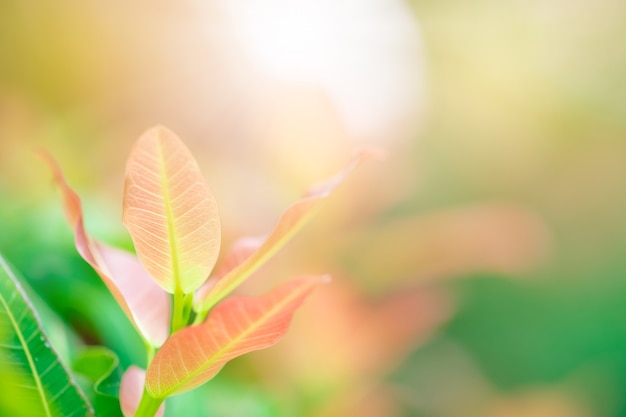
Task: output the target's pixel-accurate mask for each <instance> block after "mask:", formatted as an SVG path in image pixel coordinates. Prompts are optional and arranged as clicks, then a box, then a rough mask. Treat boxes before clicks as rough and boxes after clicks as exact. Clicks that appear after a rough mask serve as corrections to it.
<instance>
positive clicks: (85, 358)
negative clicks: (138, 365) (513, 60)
mask: <svg viewBox="0 0 626 417" xmlns="http://www.w3.org/2000/svg"><path fill="white" fill-rule="evenodd" d="M119 364H120V361H119V359H118V357H117V355H116V354H115V353H113V352H112V351H110V350H109V349H107V348H104V347H90V348H86V349H84V350H83V351H82V352H81V353H80V356H79V357H78V359H76V360H75V361H74V366H73V367H72V368H73V369H74V371H75V372H77V373H80V374H82V375H84V376H86V377H87V378H89V379H90V380H91V381H92V382H93V384H94V391H95V392H96V393H97V394H100V395H106V396H109V397H114V398H117V396H118V395H119V390H120V380H121V379H122V370H121V368H120V367H119Z"/></svg>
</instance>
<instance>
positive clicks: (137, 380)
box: [120, 366, 165, 417]
mask: <svg viewBox="0 0 626 417" xmlns="http://www.w3.org/2000/svg"><path fill="white" fill-rule="evenodd" d="M145 380H146V371H144V370H143V369H141V368H138V367H136V366H131V367H129V368H128V369H127V370H126V372H125V373H124V376H123V377H122V382H121V384H120V406H121V407H122V413H123V414H124V417H133V416H134V415H135V412H136V411H137V408H138V407H139V402H140V401H141V396H142V395H143V392H144V384H145ZM155 408H156V407H155ZM164 413H165V404H161V406H160V407H159V411H157V413H156V414H155V417H163V414H164Z"/></svg>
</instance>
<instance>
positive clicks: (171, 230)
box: [157, 140, 182, 293]
mask: <svg viewBox="0 0 626 417" xmlns="http://www.w3.org/2000/svg"><path fill="white" fill-rule="evenodd" d="M157 149H158V152H159V159H160V160H161V164H160V165H161V191H162V192H163V205H164V208H165V218H166V219H167V235H168V238H169V243H170V257H171V262H172V265H171V266H172V274H173V278H174V293H178V292H182V286H181V282H180V264H179V259H178V248H177V240H176V225H175V224H174V210H173V209H172V204H171V203H172V200H171V199H170V187H169V185H170V184H169V181H168V178H169V177H168V172H167V163H166V160H165V154H164V151H163V144H162V142H161V141H160V140H159V142H158V147H157Z"/></svg>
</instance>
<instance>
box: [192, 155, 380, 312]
mask: <svg viewBox="0 0 626 417" xmlns="http://www.w3.org/2000/svg"><path fill="white" fill-rule="evenodd" d="M379 154H380V152H379V151H376V150H374V149H370V150H363V151H361V152H359V153H358V154H357V155H356V156H355V157H354V158H353V159H352V161H351V162H350V164H349V165H348V166H347V167H346V168H345V169H344V170H343V171H342V172H340V173H339V174H337V175H335V176H334V177H332V178H331V179H330V180H328V181H326V182H324V183H322V184H319V185H317V186H316V187H314V188H313V189H312V190H311V191H310V192H309V194H308V195H307V196H305V197H304V198H302V199H301V200H298V201H297V202H295V203H294V204H292V205H291V206H290V207H289V208H287V210H286V211H285V212H284V213H283V214H282V216H281V217H280V219H279V220H278V224H277V225H276V226H275V227H274V230H272V232H271V233H270V234H269V236H268V237H267V238H266V239H265V241H264V242H263V243H262V244H261V245H260V247H259V248H258V249H257V250H256V251H255V252H254V253H252V254H251V255H249V256H247V258H245V260H243V261H241V262H240V263H234V262H233V263H232V265H233V269H231V270H230V271H228V272H227V273H226V274H225V275H224V276H223V277H221V278H219V279H210V280H208V281H207V283H206V285H205V286H203V287H201V288H200V289H199V290H198V292H197V293H196V296H195V297H194V310H195V311H197V312H200V313H205V312H207V311H208V310H210V309H211V308H212V307H213V306H215V305H216V304H217V303H218V302H219V301H220V300H222V299H223V298H224V297H226V296H227V295H228V294H229V293H230V292H231V291H233V290H234V289H235V288H237V287H238V286H239V285H240V284H241V283H242V282H243V281H245V280H246V279H247V278H248V277H249V276H250V275H251V274H252V273H253V272H254V271H256V270H257V269H258V268H259V267H260V266H261V265H263V263H264V262H265V261H267V260H268V259H269V258H270V257H271V256H273V255H274V254H275V253H276V252H277V251H278V250H279V249H280V248H282V247H283V246H284V245H285V243H287V242H288V241H289V239H291V238H292V237H293V236H294V235H295V234H296V233H297V232H298V231H299V230H300V229H301V228H302V226H304V225H305V224H306V223H307V221H308V220H309V219H310V218H311V217H313V215H314V214H315V212H316V211H317V209H319V207H320V206H321V203H322V202H323V201H324V200H325V199H326V198H327V197H328V196H329V195H330V194H331V193H332V191H333V190H334V189H335V188H336V187H337V186H338V185H339V184H340V183H342V182H343V181H344V180H345V179H346V178H347V176H348V175H349V174H350V173H351V172H352V171H353V170H354V169H355V168H356V167H357V166H359V165H360V164H361V163H362V162H363V161H364V160H366V159H368V158H370V157H374V156H377V155H379Z"/></svg>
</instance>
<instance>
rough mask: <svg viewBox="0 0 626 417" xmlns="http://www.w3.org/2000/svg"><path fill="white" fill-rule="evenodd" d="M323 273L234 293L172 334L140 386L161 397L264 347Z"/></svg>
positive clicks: (283, 327)
mask: <svg viewBox="0 0 626 417" xmlns="http://www.w3.org/2000/svg"><path fill="white" fill-rule="evenodd" d="M328 279H329V278H328V277H327V276H311V277H304V278H300V279H296V280H293V281H290V282H288V283H286V284H283V285H282V286H280V287H278V288H277V289H275V290H274V291H272V292H271V293H269V294H266V295H264V296H262V297H234V298H230V299H228V300H226V301H224V302H223V303H221V304H219V305H218V306H217V307H216V308H215V309H214V310H213V311H212V312H211V314H210V315H209V317H208V319H207V320H206V321H205V322H204V323H202V324H200V325H198V326H191V327H187V328H185V329H183V330H181V331H179V332H178V333H175V334H174V335H173V336H172V337H171V338H170V339H168V341H167V342H165V344H164V345H163V347H162V348H161V349H160V350H159V351H158V352H157V354H156V356H155V357H154V360H153V361H152V363H151V364H150V366H149V367H148V371H147V375H146V390H147V391H148V393H149V394H150V395H151V396H152V397H154V398H165V397H168V396H170V395H173V394H178V393H181V392H184V391H187V390H190V389H192V388H195V387H197V386H199V385H201V384H203V383H204V382H206V381H208V380H209V379H211V378H213V376H215V374H217V373H218V372H219V370H220V369H222V367H223V366H224V364H225V363H226V362H228V361H229V360H231V359H233V358H235V357H237V356H241V355H243V354H244V353H247V352H251V351H254V350H259V349H264V348H266V347H269V346H272V345H273V344H275V343H276V342H278V341H279V340H280V339H281V338H282V337H283V336H284V335H285V333H286V332H287V328H288V327H289V323H290V322H291V318H292V316H293V314H294V312H295V310H296V309H297V308H298V307H299V306H300V305H301V304H302V302H303V301H304V299H305V298H306V297H307V296H308V295H309V294H310V293H311V291H312V290H313V289H314V288H315V287H316V286H317V285H318V284H320V283H321V282H325V281H328Z"/></svg>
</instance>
